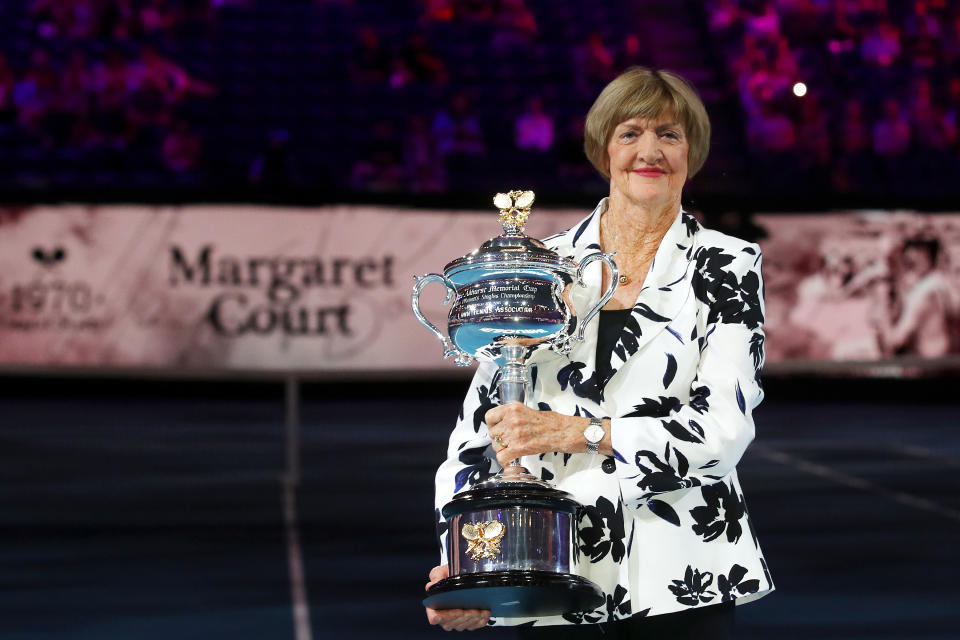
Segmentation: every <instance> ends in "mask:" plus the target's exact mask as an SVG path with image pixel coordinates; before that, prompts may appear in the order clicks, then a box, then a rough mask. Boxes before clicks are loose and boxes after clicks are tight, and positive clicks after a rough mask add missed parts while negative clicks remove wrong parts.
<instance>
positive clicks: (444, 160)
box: [350, 0, 643, 193]
mask: <svg viewBox="0 0 960 640" xmlns="http://www.w3.org/2000/svg"><path fill="white" fill-rule="evenodd" d="M569 5H570V3H558V4H557V5H556V8H557V9H558V10H562V9H564V8H566V9H567V12H568V17H569V19H570V21H571V22H575V21H576V16H575V14H574V13H571V12H570V11H569ZM558 12H560V13H562V11H558ZM552 17H553V18H554V19H556V16H552ZM451 29H453V30H454V32H455V33H459V34H469V38H468V39H467V40H466V41H464V42H461V43H459V44H458V45H455V46H453V47H450V48H448V49H444V48H441V47H437V46H435V45H434V44H433V42H435V40H436V39H437V38H436V36H438V35H440V34H443V33H450V30H451ZM619 29H620V30H621V31H622V32H621V33H617V34H616V36H615V37H613V38H611V37H610V34H609V33H608V34H606V35H607V37H604V35H603V34H601V32H600V31H599V30H589V29H585V30H584V31H583V32H582V33H579V34H576V35H577V36H578V37H579V40H578V41H576V42H573V43H565V44H564V45H563V47H564V52H563V58H562V59H559V60H558V59H555V57H554V53H555V50H556V46H555V45H556V44H558V43H556V42H554V41H553V40H552V39H551V38H552V37H554V38H555V37H556V36H555V34H551V33H549V32H545V30H544V29H543V28H541V26H540V24H539V22H538V20H537V17H536V15H535V13H534V11H533V10H532V8H531V7H530V6H528V3H527V2H526V0H499V1H496V2H491V1H486V0H484V1H480V0H421V1H420V2H419V3H418V15H417V18H416V27H415V29H414V31H413V32H412V33H410V34H404V35H403V36H402V37H401V38H399V39H397V38H395V39H394V40H393V43H392V44H386V42H387V41H388V38H387V37H385V36H384V35H383V33H381V31H378V29H377V28H375V27H374V26H371V25H364V26H361V27H359V28H358V29H357V31H356V34H355V41H356V45H355V49H354V53H353V55H352V57H351V60H350V81H351V82H350V83H351V85H352V86H353V87H362V88H367V89H369V90H371V91H373V92H376V91H377V90H384V89H385V90H389V91H391V92H393V93H395V94H401V95H402V94H404V93H408V94H410V93H414V92H415V93H416V95H418V96H420V97H421V98H422V101H421V102H420V104H419V105H418V107H419V109H418V112H417V113H414V114H412V115H409V116H406V117H404V118H403V119H401V120H400V121H398V120H397V119H389V118H382V119H379V120H378V121H377V122H376V123H374V124H373V125H372V127H371V132H372V135H371V140H370V141H369V142H370V144H369V152H368V153H366V154H365V155H363V156H362V157H360V158H358V159H357V160H356V161H355V163H354V165H353V167H352V170H351V174H350V185H351V187H352V188H353V189H354V190H360V191H374V192H391V191H410V192H413V193H431V192H443V191H446V190H448V189H450V188H451V187H453V188H456V187H457V183H456V182H451V170H452V173H454V174H460V175H462V174H463V173H465V172H466V173H469V171H471V170H472V168H473V167H475V166H478V165H479V163H478V162H477V161H476V160H477V159H482V158H485V157H488V155H489V154H490V152H491V149H509V150H510V151H513V152H516V153H514V154H513V157H514V158H517V159H518V164H524V165H526V166H528V167H530V168H531V170H533V171H536V168H538V167H548V168H549V169H550V170H553V171H555V172H556V173H557V174H559V176H560V177H561V178H565V179H569V178H573V179H577V180H582V179H585V178H586V177H588V176H591V175H592V170H590V169H589V167H588V166H587V163H586V160H585V157H584V155H583V152H582V133H583V129H582V127H583V115H584V113H585V111H586V107H587V106H589V104H590V101H592V99H593V97H595V96H596V93H597V92H598V91H599V90H600V88H602V87H603V86H604V85H605V84H606V83H607V82H609V81H610V80H611V79H612V78H613V77H615V76H616V75H617V73H619V72H620V71H622V70H623V69H625V68H627V67H629V66H631V65H633V64H640V63H642V62H643V59H642V57H641V46H640V40H639V38H638V37H637V35H636V34H633V33H629V30H628V28H627V27H626V25H621V26H620V27H619ZM441 40H442V37H441ZM459 46H462V47H466V48H467V49H470V50H471V51H472V52H473V53H474V54H475V55H476V56H477V57H480V56H489V57H490V60H489V61H488V62H487V67H486V69H485V70H482V71H478V68H477V67H476V66H475V65H473V64H471V65H467V66H464V65H463V64H462V62H463V61H464V59H465V58H467V59H468V58H470V54H469V53H465V52H463V51H460V50H456V49H457V48H458V47H459ZM538 68H539V69H542V73H541V76H540V78H541V79H540V82H538V83H537V84H530V85H526V86H525V84H524V82H523V80H522V77H521V76H522V75H523V74H524V72H530V71H531V69H533V70H534V73H536V71H535V70H536V69H538ZM558 72H561V73H562V75H563V80H562V83H563V84H562V86H561V87H560V88H559V89H560V91H566V92H569V93H570V94H572V95H573V100H574V101H575V102H576V107H575V108H570V107H569V102H570V100H564V101H562V102H561V101H559V100H551V99H550V97H551V94H552V96H554V97H555V94H556V93H557V86H556V85H557V78H556V74H557V73H558ZM478 74H486V75H487V76H488V77H487V78H480V79H478V78H477V75H478ZM501 80H502V82H501ZM478 85H479V86H483V85H490V86H491V87H492V89H493V90H494V91H497V92H498V94H499V96H498V97H499V98H500V99H499V100H498V101H497V103H496V104H495V106H494V107H493V108H492V110H491V108H490V106H489V104H487V102H488V100H484V99H483V98H489V96H481V95H478V90H477V87H478ZM544 94H546V97H545V95H544ZM480 103H484V104H480ZM430 105H433V106H430ZM481 162H482V160H481Z"/></svg>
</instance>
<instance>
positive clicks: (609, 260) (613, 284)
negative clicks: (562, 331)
mask: <svg viewBox="0 0 960 640" xmlns="http://www.w3.org/2000/svg"><path fill="white" fill-rule="evenodd" d="M615 255H617V252H616V251H614V252H612V253H591V254H590V255H588V256H587V257H586V258H584V259H583V260H581V261H580V265H579V266H578V267H577V284H578V285H580V286H581V287H586V286H587V283H586V282H584V281H583V270H584V269H585V268H586V267H587V265H589V264H590V263H591V262H596V261H597V260H600V261H602V262H603V263H604V264H606V265H607V266H608V267H610V286H609V287H607V291H606V293H604V294H603V297H602V298H600V301H599V302H598V303H597V304H596V305H595V306H594V307H593V308H592V309H590V311H588V312H587V314H586V315H585V316H583V322H581V323H580V328H579V329H577V337H576V339H577V340H578V341H580V342H582V341H583V334H584V332H585V331H586V330H587V325H588V324H589V323H590V321H591V320H592V319H593V316H595V315H597V314H598V313H600V309H602V308H603V305H605V304H607V302H609V301H610V298H612V297H613V292H614V291H616V290H617V285H618V284H620V270H619V269H617V263H616V262H614V261H613V256H615Z"/></svg>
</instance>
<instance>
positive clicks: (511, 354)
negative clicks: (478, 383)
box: [500, 344, 527, 467]
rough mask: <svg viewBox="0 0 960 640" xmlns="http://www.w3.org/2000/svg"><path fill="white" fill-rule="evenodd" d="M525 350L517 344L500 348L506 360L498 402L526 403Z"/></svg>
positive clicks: (516, 465)
mask: <svg viewBox="0 0 960 640" xmlns="http://www.w3.org/2000/svg"><path fill="white" fill-rule="evenodd" d="M525 351H526V350H525V349H524V348H523V347H521V346H520V345H518V344H510V345H506V346H504V347H503V348H502V349H501V350H500V353H501V354H502V355H503V359H504V360H506V364H504V365H503V368H502V369H501V374H500V402H501V403H503V404H509V403H511V402H519V403H520V404H525V403H526V399H527V367H526V365H525V364H524V360H525V359H526V358H525V357H524V356H525V355H526V354H525ZM510 466H511V467H519V466H520V460H519V458H515V459H514V460H513V461H512V462H511V463H510Z"/></svg>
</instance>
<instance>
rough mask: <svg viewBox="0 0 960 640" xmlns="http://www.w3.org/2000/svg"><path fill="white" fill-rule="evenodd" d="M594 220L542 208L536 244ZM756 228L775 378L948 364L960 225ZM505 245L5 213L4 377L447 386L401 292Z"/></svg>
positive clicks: (148, 210)
mask: <svg viewBox="0 0 960 640" xmlns="http://www.w3.org/2000/svg"><path fill="white" fill-rule="evenodd" d="M587 213H588V211H586V210H546V209H534V212H533V215H532V216H531V221H530V224H529V225H528V228H527V231H528V233H529V234H530V235H532V236H535V237H545V236H547V235H551V234H553V233H555V232H557V231H560V230H562V229H565V228H568V227H570V226H572V225H573V224H574V223H576V221H578V220H579V219H581V218H582V217H583V216H585V215H586V214H587ZM755 222H756V223H757V224H758V225H759V227H760V228H761V229H762V230H763V232H765V233H766V235H767V238H766V239H764V240H762V241H761V246H762V247H763V250H764V275H765V278H766V300H767V324H766V330H767V343H766V346H767V362H768V364H771V365H773V367H776V365H777V363H790V362H794V363H795V362H821V363H822V362H828V361H832V362H838V361H839V362H843V361H878V360H889V359H891V358H893V359H897V358H904V357H908V358H909V357H917V356H919V357H923V358H942V357H944V356H948V355H950V354H954V353H957V351H958V349H957V344H958V342H960V340H958V339H957V336H956V334H957V333H958V332H957V326H958V324H960V323H958V322H957V321H956V318H957V317H958V313H957V311H958V309H960V304H957V300H960V287H958V283H960V277H958V276H960V216H958V215H943V214H941V215H937V216H930V215H919V214H915V213H910V212H897V213H879V212H848V213H844V214H836V215H789V216H773V215H768V216H757V217H756V218H755ZM498 231H499V225H498V222H497V218H496V211H494V210H493V208H492V207H491V210H490V211H489V212H462V211H430V212H423V211H414V210H403V209H396V208H380V207H354V206H351V207H346V206H345V207H326V208H311V209H296V208H283V207H262V206H249V207H244V206H189V207H146V206H102V207H100V206H80V205H75V206H56V207H30V208H25V209H16V210H12V209H7V210H0V367H6V368H8V369H10V368H14V369H15V368H17V367H22V366H25V365H26V366H45V367H50V366H52V367H60V366H64V367H99V368H130V367H132V368H141V369H159V370H165V371H183V372H190V371H212V372H224V373H227V372H244V371H249V372H281V371H297V372H302V373H321V374H322V373H325V372H326V373H331V374H333V373H336V372H358V371H380V372H384V371H395V372H403V371H412V372H421V373H422V372H426V371H437V372H449V373H453V372H454V367H453V365H452V363H451V362H450V361H443V360H442V359H441V352H442V348H441V345H440V343H439V341H437V340H436V338H435V337H434V336H433V335H432V334H430V333H429V332H428V331H427V330H426V329H424V328H423V327H421V326H420V325H419V323H417V322H416V320H415V319H414V316H413V313H412V311H411V310H410V290H411V287H412V285H413V278H412V276H413V275H415V274H417V275H422V274H426V273H430V272H439V271H441V270H442V269H443V266H444V265H445V264H446V263H447V262H449V261H450V260H452V259H454V258H457V257H459V256H461V255H463V254H465V253H467V252H468V251H471V250H473V249H475V248H477V247H478V246H479V245H480V244H481V243H482V242H484V241H485V240H487V239H488V238H490V237H491V236H494V235H497V233H498ZM925 258H929V265H926V267H928V268H926V267H925V264H924V260H925ZM596 268H599V266H596ZM443 295H444V291H443V288H442V287H441V286H439V285H431V286H430V287H428V288H427V289H426V290H425V292H424V295H423V297H422V307H423V310H424V313H425V314H426V315H427V317H429V318H431V319H433V321H434V322H435V323H436V324H437V325H439V326H445V319H446V313H447V310H448V309H449V307H444V306H442V304H441V301H442V299H443Z"/></svg>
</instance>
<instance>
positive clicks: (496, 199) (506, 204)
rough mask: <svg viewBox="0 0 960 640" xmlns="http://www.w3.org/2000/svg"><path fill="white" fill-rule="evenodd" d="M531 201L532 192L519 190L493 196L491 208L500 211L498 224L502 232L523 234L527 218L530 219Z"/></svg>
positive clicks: (532, 197) (532, 198)
mask: <svg viewBox="0 0 960 640" xmlns="http://www.w3.org/2000/svg"><path fill="white" fill-rule="evenodd" d="M533 200H534V195H533V191H520V190H519V189H514V190H513V191H509V192H507V193H498V194H497V195H495V196H493V206H495V207H496V208H497V209H500V224H502V225H503V228H504V230H507V231H508V232H512V233H522V232H523V227H524V225H526V224H527V218H529V217H530V207H532V206H533Z"/></svg>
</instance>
